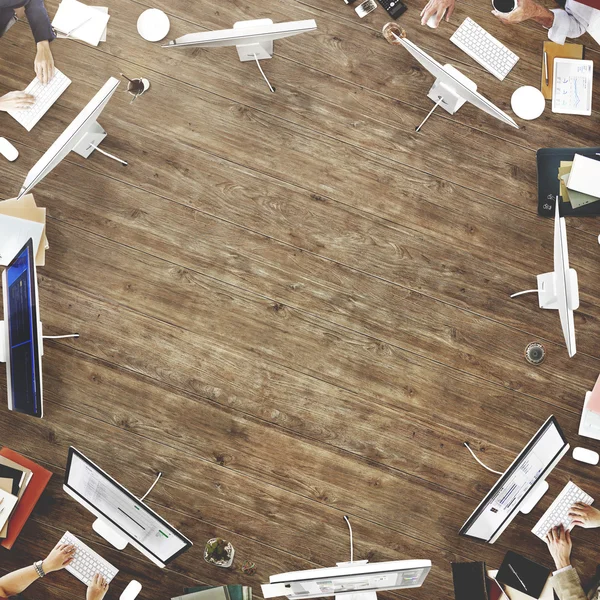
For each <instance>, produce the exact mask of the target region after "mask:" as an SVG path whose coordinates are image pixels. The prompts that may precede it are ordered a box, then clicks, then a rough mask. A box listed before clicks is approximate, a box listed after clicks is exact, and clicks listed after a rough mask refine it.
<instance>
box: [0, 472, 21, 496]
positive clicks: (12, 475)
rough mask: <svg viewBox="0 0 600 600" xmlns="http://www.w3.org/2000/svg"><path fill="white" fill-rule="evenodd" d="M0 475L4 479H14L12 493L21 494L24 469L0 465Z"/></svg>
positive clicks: (14, 494)
mask: <svg viewBox="0 0 600 600" xmlns="http://www.w3.org/2000/svg"><path fill="white" fill-rule="evenodd" d="M0 477H2V478H3V479H12V482H13V483H12V490H11V494H12V495H13V496H17V495H18V494H19V488H20V487H21V483H23V471H19V470H18V469H13V468H12V467H8V466H6V465H0Z"/></svg>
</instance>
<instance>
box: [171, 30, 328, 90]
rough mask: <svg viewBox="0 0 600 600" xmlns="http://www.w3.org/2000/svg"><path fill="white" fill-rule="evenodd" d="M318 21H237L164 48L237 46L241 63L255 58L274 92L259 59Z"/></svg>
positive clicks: (185, 38) (262, 58)
mask: <svg viewBox="0 0 600 600" xmlns="http://www.w3.org/2000/svg"><path fill="white" fill-rule="evenodd" d="M316 28H317V22H316V21H315V20H314V19H309V20H307V21H291V22H289V23H273V21H272V20H271V19H257V20H253V21H240V22H238V23H235V24H234V26H233V29H222V30H220V31H202V32H200V33H188V34H187V35H184V36H181V37H179V38H177V39H175V40H172V41H170V42H169V43H168V44H165V45H164V46H163V48H189V47H199V48H218V47H222V46H235V47H236V49H237V52H238V56H239V58H240V60H241V61H242V62H247V61H251V60H253V61H256V63H257V64H258V68H259V69H260V72H261V74H262V76H263V78H264V79H265V81H266V82H267V84H268V86H269V88H270V89H271V91H272V92H274V91H275V88H273V86H272V85H271V84H270V83H269V80H268V79H267V77H266V75H265V74H264V72H263V70H262V68H261V66H260V63H259V61H261V60H265V59H269V58H272V57H273V42H274V41H275V40H280V39H282V38H286V37H290V36H292V35H298V34H300V33H307V32H309V31H314V30H315V29H316Z"/></svg>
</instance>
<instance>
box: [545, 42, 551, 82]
mask: <svg viewBox="0 0 600 600" xmlns="http://www.w3.org/2000/svg"><path fill="white" fill-rule="evenodd" d="M544 74H545V76H546V85H548V84H549V83H550V81H549V78H548V53H547V52H546V51H545V50H544Z"/></svg>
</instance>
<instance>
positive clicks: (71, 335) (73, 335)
mask: <svg viewBox="0 0 600 600" xmlns="http://www.w3.org/2000/svg"><path fill="white" fill-rule="evenodd" d="M78 337H79V334H78V333H69V334H68V335H43V336H42V338H43V339H44V340H62V339H64V338H78Z"/></svg>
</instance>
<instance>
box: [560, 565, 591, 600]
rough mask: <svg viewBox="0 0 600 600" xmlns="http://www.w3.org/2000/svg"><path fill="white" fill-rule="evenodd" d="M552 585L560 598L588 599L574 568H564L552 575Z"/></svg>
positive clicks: (563, 599) (568, 599)
mask: <svg viewBox="0 0 600 600" xmlns="http://www.w3.org/2000/svg"><path fill="white" fill-rule="evenodd" d="M552 587H553V588H554V590H555V592H556V595H557V596H558V597H559V598H560V600H588V599H587V596H586V594H585V592H584V591H583V587H582V586H581V581H580V579H579V575H578V574H577V571H576V570H575V569H573V568H572V567H571V568H566V569H561V570H560V571H557V572H555V574H554V575H553V576H552Z"/></svg>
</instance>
